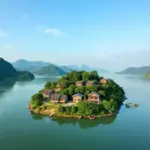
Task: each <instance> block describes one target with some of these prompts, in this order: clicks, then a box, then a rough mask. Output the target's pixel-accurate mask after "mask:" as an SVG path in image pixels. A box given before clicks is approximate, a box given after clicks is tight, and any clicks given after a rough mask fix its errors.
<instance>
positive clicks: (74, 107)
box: [71, 105, 78, 114]
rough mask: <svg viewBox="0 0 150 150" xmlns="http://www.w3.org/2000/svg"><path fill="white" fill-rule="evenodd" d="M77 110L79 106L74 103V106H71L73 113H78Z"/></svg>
mask: <svg viewBox="0 0 150 150" xmlns="http://www.w3.org/2000/svg"><path fill="white" fill-rule="evenodd" d="M77 111H78V107H76V106H74V105H73V106H72V107H71V113H72V114H75V113H77Z"/></svg>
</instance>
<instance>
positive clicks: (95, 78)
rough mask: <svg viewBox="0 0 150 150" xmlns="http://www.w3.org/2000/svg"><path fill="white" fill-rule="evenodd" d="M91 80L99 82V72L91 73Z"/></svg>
mask: <svg viewBox="0 0 150 150" xmlns="http://www.w3.org/2000/svg"><path fill="white" fill-rule="evenodd" d="M89 79H90V80H96V81H98V80H99V75H98V73H97V71H91V72H90V75H89Z"/></svg>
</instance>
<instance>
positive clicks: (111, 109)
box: [31, 71, 125, 116]
mask: <svg viewBox="0 0 150 150" xmlns="http://www.w3.org/2000/svg"><path fill="white" fill-rule="evenodd" d="M101 79H102V77H99V75H98V73H97V72H96V71H91V72H86V71H72V72H70V73H67V74H66V75H65V76H63V77H61V78H60V79H58V81H56V82H48V83H46V84H45V86H44V89H45V90H52V89H53V90H56V89H57V88H59V90H58V91H57V93H59V94H64V95H67V96H68V98H69V100H72V95H74V94H77V93H80V94H83V96H84V99H83V101H82V102H79V103H76V104H75V103H74V104H73V105H71V106H67V105H64V104H62V105H59V104H57V105H56V104H51V106H52V105H53V106H54V105H55V106H57V108H58V109H57V111H55V113H56V114H58V115H63V116H64V115H69V116H89V115H95V116H99V115H104V114H112V113H116V112H118V110H119V109H120V107H121V105H122V103H123V101H124V99H125V92H124V90H123V88H122V87H120V86H119V85H118V84H117V83H115V82H114V81H113V80H111V79H109V80H107V83H106V84H102V83H100V80H101ZM76 81H82V82H83V86H76ZM87 81H93V82H94V83H95V84H94V85H91V86H86V82H87ZM93 91H95V92H97V93H99V94H100V98H101V103H100V104H96V103H93V102H87V98H88V95H89V94H90V93H91V92H93ZM43 102H44V98H43V97H42V94H41V92H40V93H38V94H35V95H33V97H32V99H31V104H32V105H33V106H34V108H37V107H39V106H43ZM47 105H48V104H47ZM49 105H50V104H49ZM46 110H48V108H47V107H46Z"/></svg>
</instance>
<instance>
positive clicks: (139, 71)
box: [117, 66, 150, 75]
mask: <svg viewBox="0 0 150 150" xmlns="http://www.w3.org/2000/svg"><path fill="white" fill-rule="evenodd" d="M148 72H150V66H143V67H130V68H127V69H125V70H123V71H121V72H117V74H131V75H143V74H144V75H145V74H147V73H148Z"/></svg>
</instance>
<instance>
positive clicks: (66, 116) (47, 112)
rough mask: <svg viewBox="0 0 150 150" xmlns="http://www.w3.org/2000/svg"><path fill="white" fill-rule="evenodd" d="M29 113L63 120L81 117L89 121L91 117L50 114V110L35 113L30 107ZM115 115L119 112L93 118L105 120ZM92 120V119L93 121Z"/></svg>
mask: <svg viewBox="0 0 150 150" xmlns="http://www.w3.org/2000/svg"><path fill="white" fill-rule="evenodd" d="M28 109H29V111H30V112H31V114H39V115H45V116H48V117H63V118H77V119H79V118H80V117H81V119H82V118H86V119H89V116H77V115H66V114H55V113H49V112H51V111H50V110H49V111H47V110H45V111H43V112H38V113H37V112H36V111H34V110H33V109H30V107H28ZM114 115H117V112H116V113H111V114H104V115H98V116H94V115H93V116H92V117H93V118H94V119H97V118H103V117H110V116H114ZM91 120H92V119H91Z"/></svg>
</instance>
